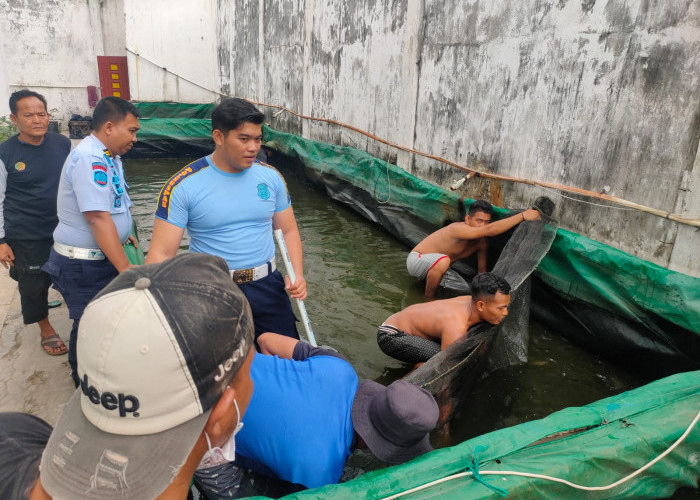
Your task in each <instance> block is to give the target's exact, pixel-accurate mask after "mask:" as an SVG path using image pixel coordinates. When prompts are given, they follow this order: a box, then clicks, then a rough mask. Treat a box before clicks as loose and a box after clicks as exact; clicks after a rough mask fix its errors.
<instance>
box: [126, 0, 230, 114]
mask: <svg viewBox="0 0 700 500" xmlns="http://www.w3.org/2000/svg"><path fill="white" fill-rule="evenodd" d="M124 15H125V30H126V47H127V58H128V63H129V84H130V87H131V98H132V99H133V100H138V101H177V102H212V101H214V100H215V99H216V97H217V94H216V93H212V92H210V91H208V90H204V89H202V88H200V86H201V87H204V88H205V89H212V90H215V91H218V89H219V85H220V82H219V70H218V64H217V58H216V57H217V51H216V46H217V42H216V23H215V22H214V1H213V0H198V1H188V0H150V1H149V2H143V1H140V0H124ZM230 29H233V28H232V27H231V28H230ZM134 53H136V54H139V56H136V55H135V54H134ZM163 68H166V69H167V70H168V71H166V70H164V69H163ZM172 73H175V74H177V75H179V76H180V77H182V78H177V77H176V76H174V75H173V74H172ZM186 80H189V81H190V82H194V83H190V82H188V81H186ZM198 85H199V86H198Z"/></svg>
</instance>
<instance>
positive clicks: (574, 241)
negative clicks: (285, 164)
mask: <svg viewBox="0 0 700 500" xmlns="http://www.w3.org/2000/svg"><path fill="white" fill-rule="evenodd" d="M264 138H265V144H266V145H269V146H270V147H273V148H275V149H278V150H280V151H281V152H282V153H284V154H287V155H290V156H294V157H297V158H299V159H300V160H301V161H302V162H303V163H304V164H305V165H306V166H307V167H310V168H312V169H315V170H318V171H320V172H324V173H329V174H332V175H335V176H336V177H338V178H340V179H342V180H344V181H346V182H349V183H352V184H353V185H355V186H357V187H360V188H362V189H364V190H365V191H367V192H368V193H370V194H372V195H373V196H374V197H375V199H377V200H381V201H385V202H389V201H390V202H391V203H392V204H394V205H397V206H400V207H402V208H404V209H406V210H407V211H409V212H410V213H413V214H414V215H416V216H417V217H420V218H421V219H423V220H425V221H427V222H429V223H431V224H433V225H435V226H442V224H443V223H444V222H445V221H446V220H454V219H455V217H456V206H457V202H458V199H459V196H458V195H457V194H455V193H453V192H450V191H448V190H446V189H442V188H440V187H438V186H436V185H434V184H431V183H430V182H427V181H424V180H422V179H419V178H417V177H415V176H413V175H411V174H409V173H408V172H406V171H405V170H403V169H402V168H400V167H398V166H396V165H392V164H390V163H388V162H385V161H384V160H380V159H377V158H375V157H373V156H372V155H370V154H369V153H367V152H364V151H361V150H358V149H355V148H352V147H349V146H335V145H332V144H326V143H322V142H318V141H312V140H310V139H304V138H301V137H299V136H297V135H294V134H289V133H285V132H280V131H277V130H274V129H272V128H270V127H267V126H266V127H264ZM496 213H497V214H498V215H503V214H504V213H506V210H505V209H502V208H497V209H496ZM535 274H536V275H537V276H538V277H539V278H541V279H542V280H543V281H544V282H545V283H547V284H548V285H549V286H551V287H552V288H554V289H555V290H556V291H557V292H559V293H561V294H563V295H565V296H567V297H571V298H575V299H578V300H581V301H583V302H587V303H590V304H594V305H596V306H599V307H602V308H603V309H605V310H607V311H609V312H611V313H614V314H618V315H621V316H624V317H627V318H629V319H631V320H633V321H637V322H642V323H643V322H644V319H643V318H644V312H643V311H645V310H648V311H651V312H652V313H654V314H657V315H659V316H661V317H663V318H665V319H667V320H668V321H671V322H673V323H675V324H676V325H679V326H681V327H683V328H686V329H687V330H689V331H692V332H695V333H699V334H700V279H699V278H695V277H692V276H688V275H685V274H682V273H678V272H675V271H671V270H668V269H665V268H663V267H661V266H659V265H656V264H653V263H651V262H648V261H645V260H642V259H640V258H638V257H635V256H633V255H630V254H628V253H625V252H623V251H621V250H618V249H615V248H613V247H611V246H609V245H606V244H604V243H601V242H598V241H595V240H592V239H590V238H587V237H585V236H582V235H580V234H577V233H574V232H571V231H567V230H564V229H558V231H557V236H556V238H555V241H554V243H553V245H552V248H551V249H550V252H549V253H548V254H547V256H545V258H544V259H543V260H542V261H541V263H540V265H539V266H538V268H537V270H536V271H535ZM613 277H614V278H613Z"/></svg>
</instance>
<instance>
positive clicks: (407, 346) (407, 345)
mask: <svg viewBox="0 0 700 500" xmlns="http://www.w3.org/2000/svg"><path fill="white" fill-rule="evenodd" d="M377 344H379V348H380V349H381V350H382V352H384V354H386V355H388V356H391V357H392V358H395V359H398V360H399V361H403V362H405V363H422V362H424V361H428V360H429V359H430V358H432V357H433V356H435V355H436V354H437V353H439V352H440V344H438V343H437V342H435V341H433V340H428V339H424V338H423V337H416V336H415V335H409V334H407V333H406V332H402V331H401V330H399V329H398V328H396V327H393V326H391V325H382V326H380V327H379V330H377Z"/></svg>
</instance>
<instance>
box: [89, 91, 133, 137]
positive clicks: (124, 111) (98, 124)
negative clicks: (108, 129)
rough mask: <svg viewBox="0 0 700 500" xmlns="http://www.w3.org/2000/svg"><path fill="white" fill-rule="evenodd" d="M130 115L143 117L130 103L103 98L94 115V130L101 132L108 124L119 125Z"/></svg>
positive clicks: (112, 98) (110, 97)
mask: <svg viewBox="0 0 700 500" xmlns="http://www.w3.org/2000/svg"><path fill="white" fill-rule="evenodd" d="M129 113H131V114H132V115H134V116H135V117H136V118H138V117H139V116H141V113H139V110H138V109H136V106H134V105H133V104H132V103H130V102H129V101H125V100H124V99H122V98H120V97H114V96H107V97H103V98H102V99H100V101H99V102H98V103H97V106H95V111H93V113H92V129H93V130H100V129H101V128H102V126H103V125H104V124H105V123H107V122H112V123H119V122H120V121H122V120H123V119H124V118H126V115H128V114H129Z"/></svg>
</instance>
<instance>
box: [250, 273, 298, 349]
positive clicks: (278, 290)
mask: <svg viewBox="0 0 700 500" xmlns="http://www.w3.org/2000/svg"><path fill="white" fill-rule="evenodd" d="M238 286H239V287H240V289H241V291H242V292H243V293H244V294H245V296H246V298H247V299H248V302H249V303H250V310H251V311H252V312H253V323H254V325H255V339H256V340H257V338H258V336H259V335H260V334H261V333H265V332H273V333H279V334H280V335H285V336H287V337H292V338H294V339H298V338H299V332H297V325H296V316H294V311H293V310H292V304H291V303H290V302H289V296H288V295H287V291H286V290H285V289H284V278H283V277H282V274H281V273H280V272H279V271H274V272H273V273H272V274H270V275H269V276H266V277H265V278H262V279H259V280H257V281H252V282H250V283H246V284H243V285H238Z"/></svg>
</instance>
